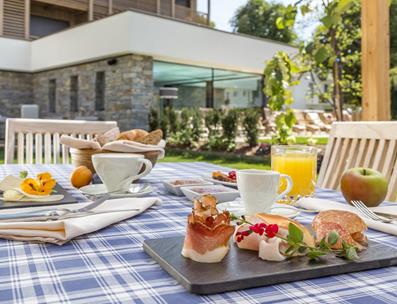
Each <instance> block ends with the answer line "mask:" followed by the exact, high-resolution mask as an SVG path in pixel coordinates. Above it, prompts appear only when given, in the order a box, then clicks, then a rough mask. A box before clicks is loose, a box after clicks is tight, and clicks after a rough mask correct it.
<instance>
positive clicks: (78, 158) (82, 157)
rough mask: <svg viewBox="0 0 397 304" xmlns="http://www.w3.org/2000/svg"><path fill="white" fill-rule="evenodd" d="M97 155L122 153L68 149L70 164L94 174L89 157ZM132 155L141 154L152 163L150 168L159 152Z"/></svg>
mask: <svg viewBox="0 0 397 304" xmlns="http://www.w3.org/2000/svg"><path fill="white" fill-rule="evenodd" d="M98 153H123V152H114V151H106V150H101V151H98V150H90V149H73V148H70V156H71V159H72V164H73V165H74V166H75V167H78V166H86V167H87V168H88V169H90V170H91V171H92V172H94V173H95V169H94V166H93V164H92V159H91V156H92V155H94V154H98ZM133 154H141V155H143V156H144V157H145V158H146V159H148V160H150V162H151V163H152V166H153V167H154V165H155V164H156V162H157V160H158V158H159V155H160V152H158V151H149V152H140V153H133ZM144 169H145V168H144V167H143V168H142V169H141V172H143V171H144Z"/></svg>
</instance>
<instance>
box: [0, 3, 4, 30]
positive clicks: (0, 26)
mask: <svg viewBox="0 0 397 304" xmlns="http://www.w3.org/2000/svg"><path fill="white" fill-rule="evenodd" d="M3 34H4V0H0V36H3Z"/></svg>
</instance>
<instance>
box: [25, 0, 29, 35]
mask: <svg viewBox="0 0 397 304" xmlns="http://www.w3.org/2000/svg"><path fill="white" fill-rule="evenodd" d="M24 15H25V18H24V24H25V39H30V0H25V14H24Z"/></svg>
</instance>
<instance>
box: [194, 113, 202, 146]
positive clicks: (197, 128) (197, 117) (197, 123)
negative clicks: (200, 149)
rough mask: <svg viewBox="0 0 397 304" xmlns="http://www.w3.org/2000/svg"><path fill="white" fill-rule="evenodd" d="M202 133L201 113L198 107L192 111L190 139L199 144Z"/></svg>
mask: <svg viewBox="0 0 397 304" xmlns="http://www.w3.org/2000/svg"><path fill="white" fill-rule="evenodd" d="M202 134H203V115H202V114H201V111H200V109H194V110H193V111H192V139H193V140H194V141H195V143H197V144H199V142H200V139H201V135H202Z"/></svg>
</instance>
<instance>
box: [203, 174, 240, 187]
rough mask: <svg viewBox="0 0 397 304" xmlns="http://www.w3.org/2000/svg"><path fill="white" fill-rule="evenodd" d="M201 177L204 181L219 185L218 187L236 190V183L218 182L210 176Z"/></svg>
mask: <svg viewBox="0 0 397 304" xmlns="http://www.w3.org/2000/svg"><path fill="white" fill-rule="evenodd" d="M202 177H203V178H204V179H205V180H206V181H209V182H211V183H214V184H219V185H224V186H228V187H233V188H237V182H236V183H231V182H224V181H220V180H217V179H215V178H212V176H211V175H203V176H202Z"/></svg>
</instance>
